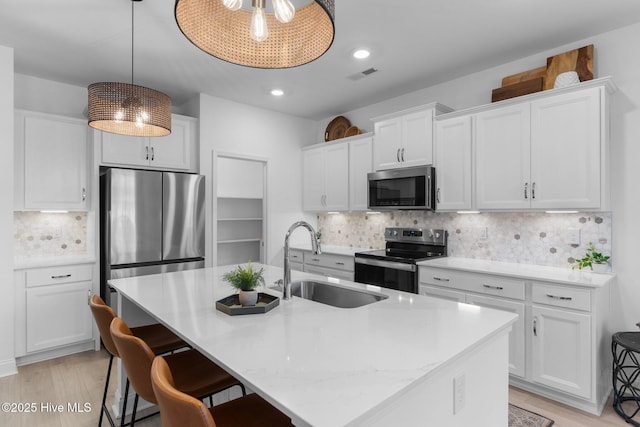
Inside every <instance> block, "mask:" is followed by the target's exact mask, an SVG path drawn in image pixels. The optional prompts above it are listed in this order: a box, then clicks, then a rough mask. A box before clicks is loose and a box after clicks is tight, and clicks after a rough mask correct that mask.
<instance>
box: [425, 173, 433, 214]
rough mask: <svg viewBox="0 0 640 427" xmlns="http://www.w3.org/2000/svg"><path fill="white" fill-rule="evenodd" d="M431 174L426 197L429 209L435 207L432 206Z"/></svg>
mask: <svg viewBox="0 0 640 427" xmlns="http://www.w3.org/2000/svg"><path fill="white" fill-rule="evenodd" d="M431 194H432V193H431V175H427V197H426V204H427V208H429V209H433V206H431Z"/></svg>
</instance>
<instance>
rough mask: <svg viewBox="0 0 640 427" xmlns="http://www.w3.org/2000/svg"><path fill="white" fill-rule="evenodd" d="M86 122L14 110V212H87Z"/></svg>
mask: <svg viewBox="0 0 640 427" xmlns="http://www.w3.org/2000/svg"><path fill="white" fill-rule="evenodd" d="M88 135H89V133H88V127H87V123H86V120H80V119H75V118H70V117H62V116H54V115H50V114H43V113H35V112H29V111H21V110H16V112H15V156H16V165H17V166H16V180H15V181H16V182H15V189H16V190H15V193H16V194H15V196H14V208H15V209H17V210H21V209H26V210H30V209H37V210H49V209H51V210H72V211H83V210H87V209H88V189H89V185H88V181H87V159H88V154H87V153H88V152H87V150H88V146H87V139H88Z"/></svg>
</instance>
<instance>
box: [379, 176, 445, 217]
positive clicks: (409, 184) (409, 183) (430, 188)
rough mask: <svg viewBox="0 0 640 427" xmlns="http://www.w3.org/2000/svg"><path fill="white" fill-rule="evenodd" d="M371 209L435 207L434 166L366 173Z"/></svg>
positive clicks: (428, 208) (424, 208)
mask: <svg viewBox="0 0 640 427" xmlns="http://www.w3.org/2000/svg"><path fill="white" fill-rule="evenodd" d="M367 181H368V184H369V195H368V206H369V209H371V210H397V209H413V210H434V209H435V208H436V198H435V188H436V171H435V168H434V167H432V166H415V167H411V168H402V169H391V170H385V171H380V172H371V173H369V174H367Z"/></svg>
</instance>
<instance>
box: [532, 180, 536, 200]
mask: <svg viewBox="0 0 640 427" xmlns="http://www.w3.org/2000/svg"><path fill="white" fill-rule="evenodd" d="M531 198H532V199H535V198H536V183H535V182H534V183H533V184H531Z"/></svg>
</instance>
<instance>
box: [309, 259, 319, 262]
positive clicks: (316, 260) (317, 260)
mask: <svg viewBox="0 0 640 427" xmlns="http://www.w3.org/2000/svg"><path fill="white" fill-rule="evenodd" d="M311 261H315V262H320V258H311Z"/></svg>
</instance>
